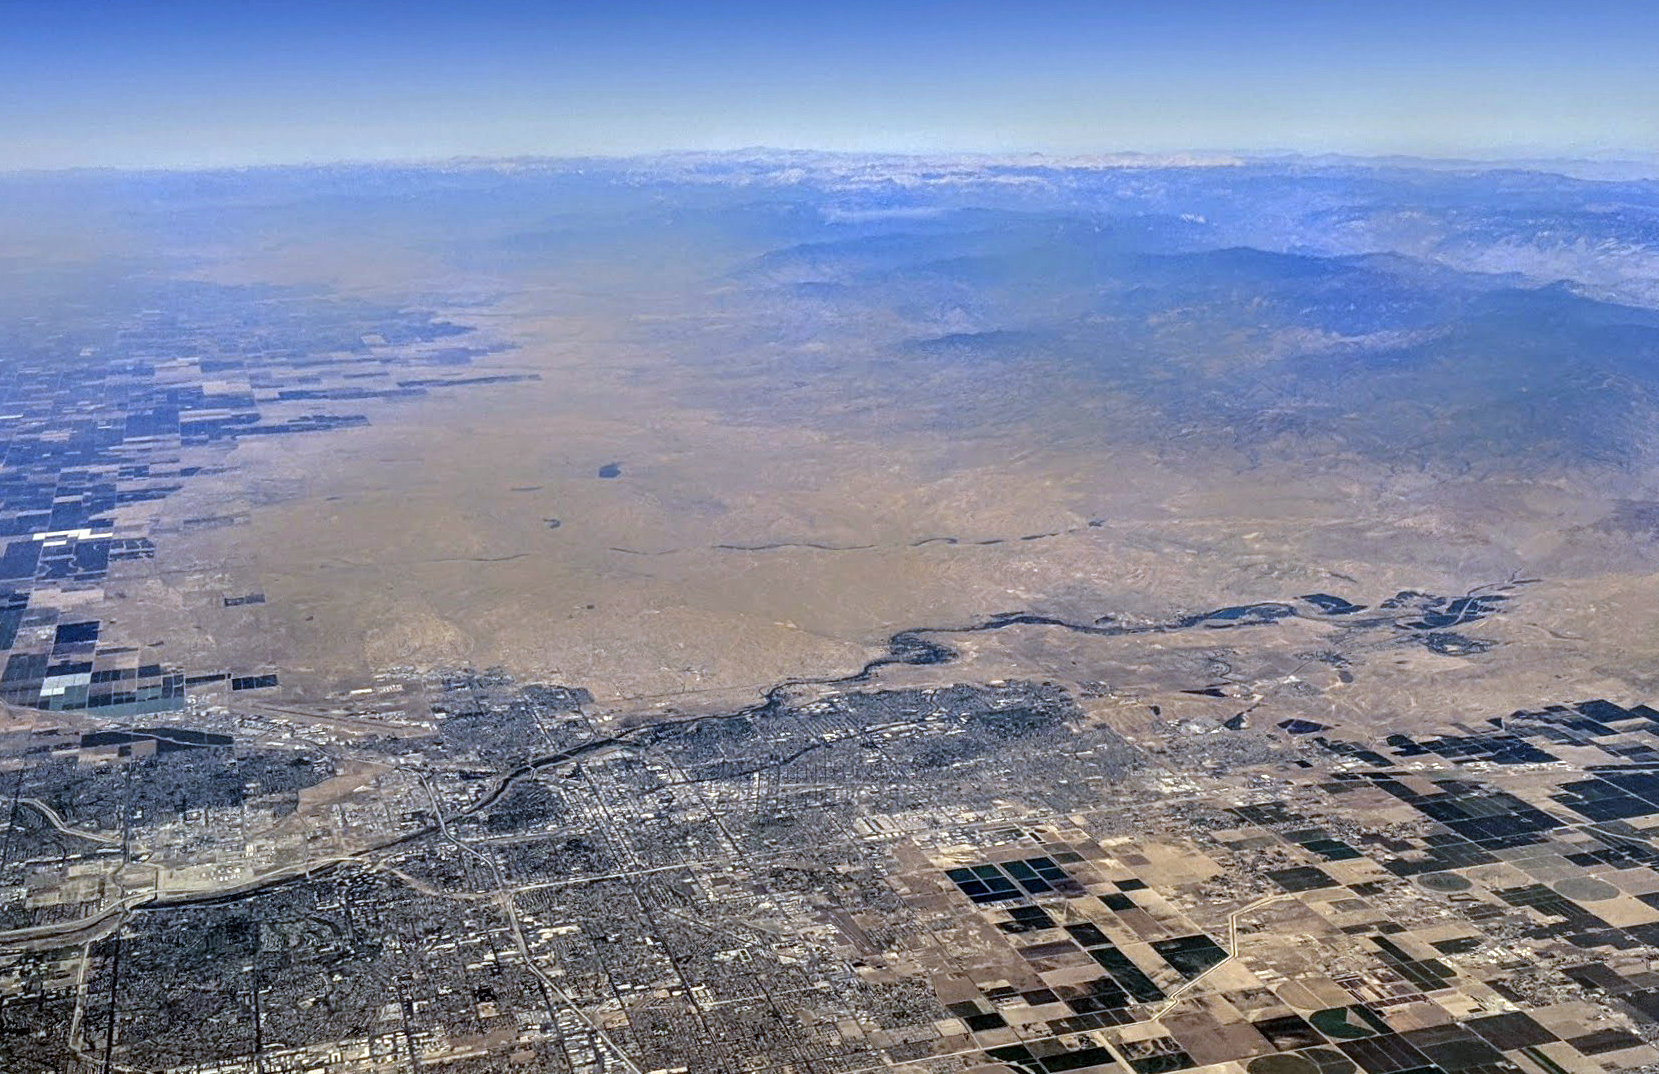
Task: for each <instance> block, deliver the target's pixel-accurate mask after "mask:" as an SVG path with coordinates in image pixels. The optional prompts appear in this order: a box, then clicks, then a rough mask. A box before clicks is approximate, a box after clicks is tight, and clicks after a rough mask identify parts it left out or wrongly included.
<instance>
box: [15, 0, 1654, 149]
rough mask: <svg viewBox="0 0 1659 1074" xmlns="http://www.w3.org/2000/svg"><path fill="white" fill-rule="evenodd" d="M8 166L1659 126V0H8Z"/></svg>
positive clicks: (1605, 138) (1604, 142)
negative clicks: (597, 0) (591, 0)
mask: <svg viewBox="0 0 1659 1074" xmlns="http://www.w3.org/2000/svg"><path fill="white" fill-rule="evenodd" d="M0 71H3V72H4V76H3V79H0V169H12V168H33V167H60V166H79V165H136V166H195V165H227V164H231V165H234V164H259V163H282V162H297V161H325V160H375V159H427V158H443V157H450V156H458V155H484V156H494V155H519V154H546V155H571V154H578V155H579V154H628V153H637V152H650V151H655V150H664V149H724V148H736V147H742V146H753V145H770V146H782V147H801V148H821V149H841V150H884V151H889V150H898V151H935V150H978V151H991V152H1006V151H1043V152H1052V153H1062V154H1070V153H1089V152H1108V151H1119V150H1145V151H1153V152H1160V151H1170V150H1177V149H1185V148H1203V149H1244V150H1268V149H1291V150H1301V151H1338V152H1352V153H1392V152H1404V153H1419V154H1426V155H1439V156H1447V155H1460V154H1477V155H1492V154H1504V153H1514V154H1531V153H1569V154H1570V153H1589V152H1596V151H1609V150H1610V151H1615V152H1628V153H1632V154H1638V155H1653V154H1656V153H1659V73H1656V72H1659V2H1655V0H1646V2H1642V3H1637V2H1626V0H1613V2H1607V0H1582V2H1579V3H1559V4H1545V3H1540V2H1537V0H1509V2H1506V3H1497V2H1488V0H1466V2H1459V0H1441V2H1438V3H1429V2H1418V0H1397V2H1388V3H1382V2H1377V3H1352V2H1344V0H1325V2H1323V3H1313V2H1302V0H1254V2H1245V0H1238V2H1233V3H1218V2H1207V0H1206V2H1185V0H1162V2H1157V0H1147V2H1144V3H1120V2H1117V0H1095V2H1092V3H1069V2H1068V3H1044V2H1042V0H1030V2H1026V3H1021V2H1018V0H1009V2H1006V3H996V4H992V3H981V2H978V0H963V2H959V3H909V2H905V0H889V2H885V3H874V2H866V0H850V2H840V3H836V2H831V0H825V2H822V3H811V4H807V3H792V2H790V0H774V2H770V3H755V2H743V0H739V2H732V3H724V4H709V3H700V2H698V0H682V2H680V3H639V2H633V0H616V2H613V3H605V4H588V3H561V2H558V0H549V2H543V3H525V2H499V0H497V2H492V0H477V2H474V3H466V2H462V0H450V2H445V3H433V2H428V0H406V2H403V3H386V2H379V0H368V2H356V3H353V2H350V0H338V2H334V3H321V2H315V0H288V2H282V3H276V2H237V0H218V2H214V3H203V2H197V0H180V2H173V3H167V2H156V0H150V2H144V3H134V2H124V0H103V2H98V3H91V2H86V0H44V2H38V3H35V2H30V3H21V2H18V0H0Z"/></svg>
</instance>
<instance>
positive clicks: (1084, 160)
mask: <svg viewBox="0 0 1659 1074" xmlns="http://www.w3.org/2000/svg"><path fill="white" fill-rule="evenodd" d="M767 157H770V158H774V159H775V160H777V161H778V162H780V163H781V162H783V160H784V159H785V158H795V159H798V160H805V159H811V160H817V161H823V162H829V161H835V160H841V161H847V162H853V161H859V160H864V161H874V160H882V161H915V162H947V161H953V160H954V161H962V162H973V163H976V164H980V165H996V164H1029V165H1037V166H1047V167H1053V168H1061V167H1071V168H1093V169H1099V170H1103V171H1104V170H1110V169H1114V168H1136V167H1140V168H1159V167H1216V168H1219V167H1244V166H1249V165H1253V164H1287V163H1298V162H1300V163H1322V162H1341V163H1345V164H1351V165H1360V166H1363V165H1368V164H1370V165H1387V164H1401V165H1407V166H1418V167H1439V168H1473V169H1480V170H1502V169H1503V168H1504V167H1505V166H1508V167H1510V168H1513V169H1516V170H1521V171H1547V170H1548V169H1547V168H1545V167H1542V166H1544V165H1591V166H1595V167H1600V168H1618V167H1626V168H1641V169H1651V170H1652V177H1653V178H1659V151H1656V150H1637V149H1596V150H1580V151H1577V152H1575V151H1573V150H1544V149H1530V150H1525V149H1517V150H1515V151H1513V152H1510V151H1499V150H1492V151H1479V150H1471V151H1468V152H1467V153H1460V154H1452V155H1440V154H1433V153H1403V152H1395V153H1356V152H1344V151H1341V150H1320V151H1308V150H1300V149H1289V148H1262V149H1198V148H1193V149H1182V150H1159V151H1154V150H1135V149H1110V150H1100V151H1096V152H1072V151H1067V152H1059V151H1051V150H988V149H913V150H881V149H871V150H861V149H817V148H804V147H798V146H797V147H782V146H769V145H753V146H740V147H733V148H729V149H706V148H689V149H688V148H680V149H653V150H644V151H641V152H637V153H568V154H565V153H512V154H499V155H496V154H476V153H469V154H455V155H452V156H409V157H399V156H366V157H337V158H301V159H295V160H286V161H280V160H278V161H257V162H246V163H220V164H209V163H184V162H181V163H172V164H63V165H45V166H37V167H24V168H6V167H0V179H18V178H44V177H50V176H60V175H61V176H70V175H92V174H97V175H149V174H161V175H217V174H223V175H232V174H243V173H250V172H284V171H297V170H304V169H329V168H411V169H421V170H436V169H442V168H458V169H459V168H474V169H480V170H484V169H488V168H491V167H501V166H504V165H507V166H512V165H516V166H533V165H543V166H550V165H583V164H592V165H626V164H635V165H638V164H648V163H656V162H662V163H667V162H672V161H675V160H682V161H683V160H692V159H699V158H700V159H706V160H728V161H739V160H750V161H756V162H759V161H760V160H761V159H762V158H767Z"/></svg>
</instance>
